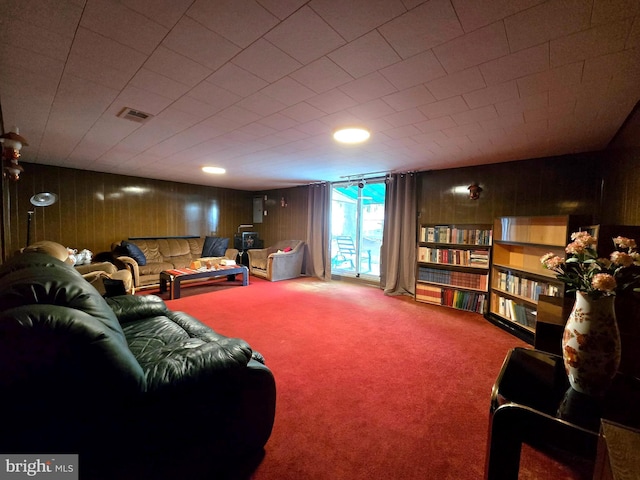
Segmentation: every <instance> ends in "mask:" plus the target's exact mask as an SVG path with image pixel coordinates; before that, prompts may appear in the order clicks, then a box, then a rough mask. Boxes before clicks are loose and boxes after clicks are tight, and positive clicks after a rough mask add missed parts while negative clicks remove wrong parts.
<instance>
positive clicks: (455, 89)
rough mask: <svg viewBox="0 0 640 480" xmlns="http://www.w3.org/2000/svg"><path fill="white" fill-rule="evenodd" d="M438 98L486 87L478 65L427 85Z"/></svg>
mask: <svg viewBox="0 0 640 480" xmlns="http://www.w3.org/2000/svg"><path fill="white" fill-rule="evenodd" d="M425 86H426V87H427V88H428V89H429V91H430V92H431V93H432V94H433V96H434V97H435V98H436V99H437V100H444V99H445V98H449V97H454V96H456V95H461V94H464V93H468V92H472V91H474V90H479V89H482V88H484V87H486V85H485V83H484V78H482V74H481V73H480V70H479V69H478V67H471V68H468V69H466V70H462V71H460V72H456V73H452V74H450V75H447V76H446V77H441V78H438V79H436V80H432V81H430V82H428V83H427V84H426V85H425Z"/></svg>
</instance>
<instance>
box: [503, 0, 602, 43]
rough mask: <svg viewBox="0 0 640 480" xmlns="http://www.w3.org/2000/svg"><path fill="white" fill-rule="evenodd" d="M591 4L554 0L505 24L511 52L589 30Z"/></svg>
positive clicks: (520, 14)
mask: <svg viewBox="0 0 640 480" xmlns="http://www.w3.org/2000/svg"><path fill="white" fill-rule="evenodd" d="M591 6H592V0H552V1H549V2H545V3H544V4H541V5H537V6H535V7H532V8H530V9H528V10H525V11H523V12H520V13H517V14H515V15H513V16H511V17H508V18H506V19H505V20H504V25H505V28H506V30H507V38H508V39H509V46H510V47H511V51H512V52H517V51H518V50H522V49H524V48H528V47H533V46H534V45H538V44H540V43H545V42H547V41H549V40H553V39H556V38H560V37H563V36H565V35H569V34H571V33H575V32H578V31H580V30H584V29H585V28H588V27H589V19H590V17H591Z"/></svg>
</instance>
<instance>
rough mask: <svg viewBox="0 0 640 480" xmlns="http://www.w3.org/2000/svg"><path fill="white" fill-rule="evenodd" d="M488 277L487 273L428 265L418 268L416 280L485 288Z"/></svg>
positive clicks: (478, 288) (479, 288)
mask: <svg viewBox="0 0 640 480" xmlns="http://www.w3.org/2000/svg"><path fill="white" fill-rule="evenodd" d="M488 279H489V275H488V274H487V273H470V272H457V271H452V270H442V269H439V268H430V267H419V268H418V280H420V281H423V282H431V283H441V284H445V285H452V286H454V287H461V288H473V289H476V290H486V289H487V287H488Z"/></svg>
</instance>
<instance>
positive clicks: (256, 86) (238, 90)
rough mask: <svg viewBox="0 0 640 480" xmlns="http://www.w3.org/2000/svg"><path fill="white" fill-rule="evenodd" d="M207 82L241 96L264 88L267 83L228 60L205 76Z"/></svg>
mask: <svg viewBox="0 0 640 480" xmlns="http://www.w3.org/2000/svg"><path fill="white" fill-rule="evenodd" d="M207 81H208V82H211V83H214V84H215V85H218V86H219V87H222V88H225V89H227V90H229V91H230V92H233V93H235V94H237V95H240V96H241V97H246V96H248V95H251V94H252V93H255V92H257V91H258V90H260V89H261V88H264V87H266V86H267V85H268V83H267V82H266V81H265V80H263V79H262V78H260V77H257V76H256V75H254V74H253V73H250V72H247V71H246V70H244V69H243V68H240V67H238V66H237V65H234V64H233V63H231V62H229V63H226V64H225V65H223V66H222V67H220V68H219V69H218V70H216V71H215V72H214V73H213V74H211V76H209V77H208V78H207Z"/></svg>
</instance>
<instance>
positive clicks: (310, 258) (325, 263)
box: [305, 183, 331, 280]
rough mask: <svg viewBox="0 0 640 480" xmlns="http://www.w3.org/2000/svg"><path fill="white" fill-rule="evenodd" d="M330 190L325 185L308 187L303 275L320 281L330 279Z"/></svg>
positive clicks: (328, 186)
mask: <svg viewBox="0 0 640 480" xmlns="http://www.w3.org/2000/svg"><path fill="white" fill-rule="evenodd" d="M330 188H331V187H330V185H329V184H326V183H322V184H318V185H310V186H309V215H308V219H309V220H308V223H307V248H308V252H307V253H308V255H307V262H306V271H305V273H306V274H307V275H310V276H313V277H318V278H320V279H322V280H329V279H330V278H331V261H330V258H329V219H330V218H331V216H330V210H331V203H330V201H331V192H330Z"/></svg>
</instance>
